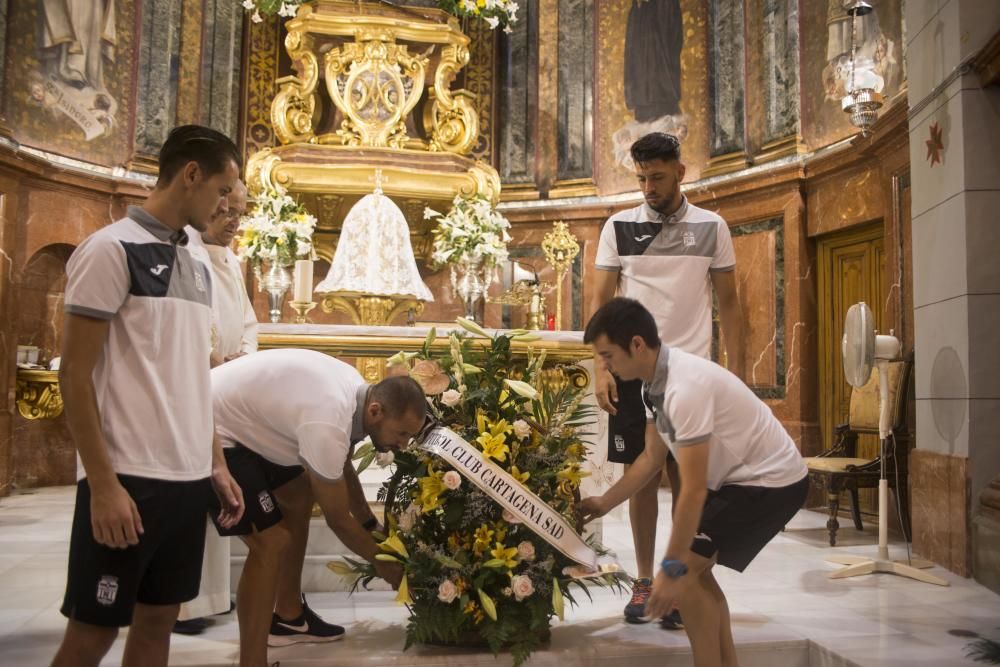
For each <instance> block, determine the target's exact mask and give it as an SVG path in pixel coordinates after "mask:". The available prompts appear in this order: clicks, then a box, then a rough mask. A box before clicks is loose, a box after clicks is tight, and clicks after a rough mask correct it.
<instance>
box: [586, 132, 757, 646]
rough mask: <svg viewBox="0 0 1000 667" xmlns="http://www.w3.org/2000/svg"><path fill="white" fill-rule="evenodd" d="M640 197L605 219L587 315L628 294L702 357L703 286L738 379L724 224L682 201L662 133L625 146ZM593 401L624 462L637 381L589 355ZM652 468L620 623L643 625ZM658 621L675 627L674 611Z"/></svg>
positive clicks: (641, 498)
mask: <svg viewBox="0 0 1000 667" xmlns="http://www.w3.org/2000/svg"><path fill="white" fill-rule="evenodd" d="M631 152H632V159H633V160H634V162H635V173H636V177H637V178H638V181H639V187H640V189H641V190H642V194H643V197H644V199H645V202H644V203H643V204H641V205H640V206H636V207H635V208H632V209H628V210H626V211H621V212H619V213H616V214H615V215H613V216H611V217H610V218H609V219H608V221H607V223H605V225H604V228H603V229H602V230H601V238H600V242H599V245H598V249H597V258H596V261H595V264H596V268H597V269H598V270H597V271H596V272H595V274H594V275H595V279H594V291H593V297H592V299H591V302H590V307H591V312H596V311H597V310H598V309H599V308H600V307H601V306H603V305H604V304H606V303H607V302H608V301H609V300H610V299H611V298H612V297H613V296H615V292H616V290H617V292H618V294H619V295H621V296H625V297H629V298H633V299H637V300H638V301H639V302H640V303H642V304H643V305H644V306H646V308H648V309H649V310H650V311H651V312H652V313H653V317H654V320H655V322H656V325H657V328H658V331H659V338H661V339H662V340H663V341H664V342H665V343H666V344H667V345H670V346H671V347H676V348H679V349H682V350H684V351H685V352H690V353H691V354H696V355H698V356H700V357H704V358H706V359H707V358H709V357H710V355H711V348H712V289H713V288H714V289H715V294H716V296H717V297H718V300H719V319H720V320H721V322H722V330H723V332H724V333H725V340H726V348H727V350H728V351H729V368H730V369H731V370H732V371H733V372H734V373H736V375H737V376H739V377H743V376H744V368H743V356H742V354H743V353H742V350H741V349H740V347H739V344H740V341H741V340H742V338H743V319H742V318H743V315H742V312H741V307H740V302H739V296H738V294H737V291H736V281H735V278H734V271H733V270H734V269H735V268H736V255H735V254H734V252H733V242H732V238H731V237H730V235H729V227H728V226H727V225H726V222H725V220H723V219H722V218H721V217H719V216H718V215H716V214H715V213H712V212H711V211H706V210H705V209H702V208H698V207H697V206H694V205H693V204H691V203H689V202H688V200H687V198H686V197H684V195H682V194H681V181H682V180H684V171H685V167H684V163H683V162H681V159H680V157H681V155H680V144H679V142H678V141H677V138H676V137H674V136H673V135H670V134H665V133H663V132H654V133H651V134H647V135H646V136H644V137H642V138H641V139H639V140H638V141H636V142H635V143H634V144H632V148H631ZM595 371H596V372H595V394H596V397H597V402H598V404H599V405H600V406H601V408H603V409H604V410H605V411H607V412H608V414H609V417H608V461H611V462H614V463H623V464H625V465H626V467H628V466H629V465H631V464H632V463H633V462H634V461H635V460H636V457H638V456H639V454H640V452H642V451H643V448H644V447H646V446H648V443H646V442H645V440H644V438H645V432H646V416H645V410H644V409H643V405H642V398H641V395H640V383H639V382H637V381H636V382H626V381H623V380H621V379H615V378H614V377H613V376H612V375H611V374H610V373H608V372H607V371H606V370H605V369H604V368H603V367H602V366H601V360H600V359H596V360H595ZM676 471H677V466H676V463H675V462H674V461H673V459H672V457H669V456H668V460H667V472H668V475H669V476H670V487H671V493H672V494H675V495H676V493H677V487H678V479H677V474H676ZM659 486H660V475H659V474H658V473H657V474H656V475H654V476H653V477H651V478H650V479H649V482H648V484H646V485H645V486H644V487H642V488H641V489H637V491H636V494H635V496H634V497H633V498H631V499H630V502H629V518H630V519H631V523H632V537H633V541H634V544H635V559H636V565H637V569H638V575H639V576H638V578H637V579H636V582H635V585H634V587H633V590H632V599H631V600H630V602H629V604H628V605H627V606H626V607H625V620H626V621H628V622H630V623H645V622H646V621H647V620H649V619H648V618H647V617H645V616H643V614H642V609H643V607H644V605H645V601H646V599H647V598H648V596H649V591H650V581H651V580H650V577H652V573H653V551H654V544H655V541H656V515H657V499H656V496H657V490H658V489H659ZM663 626H664V627H667V628H676V627H680V619H679V618H678V617H677V616H676V615H674V616H673V617H672V618H668V619H663Z"/></svg>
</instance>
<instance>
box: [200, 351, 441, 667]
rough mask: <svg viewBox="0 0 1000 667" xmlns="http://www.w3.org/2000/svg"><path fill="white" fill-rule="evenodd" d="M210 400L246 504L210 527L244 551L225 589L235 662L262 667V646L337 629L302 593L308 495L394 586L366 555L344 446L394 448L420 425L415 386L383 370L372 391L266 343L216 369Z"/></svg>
mask: <svg viewBox="0 0 1000 667" xmlns="http://www.w3.org/2000/svg"><path fill="white" fill-rule="evenodd" d="M212 403H213V410H214V412H215V422H216V428H217V429H218V432H219V438H220V440H221V441H222V443H223V446H224V447H225V454H226V460H227V461H228V463H229V467H230V469H231V470H232V472H233V476H234V477H235V478H236V480H237V481H238V482H239V483H240V486H241V487H242V489H243V494H244V498H245V500H246V505H247V511H246V515H245V516H244V518H243V520H242V521H241V522H240V523H239V524H237V525H236V526H235V527H232V528H231V529H228V530H227V529H221V528H220V531H219V532H220V534H223V535H239V536H240V537H241V538H242V539H243V541H244V542H246V544H247V546H248V547H249V553H248V554H247V560H246V564H245V565H244V566H243V574H242V576H241V577H240V583H239V589H238V592H237V596H236V607H237V613H238V616H239V624H240V665H241V666H242V667H262V666H264V665H266V664H267V647H268V645H271V646H286V645H288V644H293V643H297V642H328V641H335V640H338V639H341V638H342V637H343V634H344V629H343V628H341V627H339V626H336V625H332V624H329V623H326V622H324V621H323V620H322V619H320V618H319V617H318V616H317V615H316V614H315V613H314V612H313V611H312V610H311V609H309V607H308V605H307V604H306V602H305V598H304V597H303V596H302V594H301V579H302V565H303V561H304V559H305V550H306V542H307V540H308V536H309V518H310V510H311V508H312V504H313V498H314V497H315V500H316V501H317V502H318V503H319V506H320V508H321V509H322V510H323V514H324V516H325V517H326V522H327V525H328V526H329V527H330V528H331V529H332V530H333V531H334V532H335V533H336V534H337V537H339V538H340V540H341V541H342V542H343V543H344V545H345V546H346V547H347V548H348V549H350V550H351V551H353V552H354V553H356V554H358V555H359V556H361V557H362V558H365V559H366V560H368V561H370V562H372V563H374V565H375V568H376V570H377V571H378V572H379V574H380V575H381V576H382V577H383V578H384V579H386V580H387V581H389V583H391V584H392V585H393V586H398V585H399V582H400V580H401V579H402V575H403V572H402V569H401V568H400V567H399V566H398V565H397V564H392V563H386V562H384V561H376V560H375V554H377V553H379V549H378V546H377V544H376V542H375V540H374V539H373V538H372V536H371V534H370V531H371V530H372V529H373V528H374V527H376V526H377V525H378V520H377V519H376V518H375V516H374V515H373V514H372V512H371V509H370V508H369V506H368V502H367V501H366V500H365V497H364V491H363V489H362V487H361V482H360V481H359V480H358V476H357V473H356V472H355V470H354V466H353V465H352V463H351V453H352V451H353V448H354V445H355V444H356V443H357V442H359V441H360V440H362V439H364V437H365V436H366V435H367V436H370V437H371V439H372V443H373V444H374V446H375V448H376V449H377V450H378V451H380V452H387V451H391V450H395V449H400V448H402V447H405V446H406V445H407V444H408V443H409V442H410V440H411V439H412V438H413V436H414V435H416V434H417V433H418V432H419V431H420V429H421V428H422V427H423V425H424V419H425V415H426V410H427V402H426V399H425V397H424V393H423V391H422V390H421V389H420V385H419V384H417V383H416V382H415V381H414V380H412V379H411V378H409V377H391V378H388V379H386V380H383V381H382V382H380V383H378V384H377V385H374V386H372V385H369V384H368V383H366V382H365V381H364V379H363V378H362V377H361V375H360V374H359V373H358V371H357V370H356V369H355V368H354V367H353V366H350V365H349V364H346V363H344V362H342V361H340V360H338V359H334V358H333V357H330V356H328V355H325V354H322V353H320V352H315V351H313V350H298V349H281V350H267V351H264V352H257V353H255V354H251V355H247V356H245V357H240V358H239V359H236V360H234V361H231V362H229V363H226V364H223V365H221V366H219V367H217V368H215V369H214V370H213V371H212ZM272 612H273V613H272Z"/></svg>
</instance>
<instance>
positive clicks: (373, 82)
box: [324, 30, 428, 149]
mask: <svg viewBox="0 0 1000 667" xmlns="http://www.w3.org/2000/svg"><path fill="white" fill-rule="evenodd" d="M324 58H325V63H326V70H325V72H326V76H325V78H326V89H327V92H328V93H329V94H330V99H332V100H333V103H334V104H336V105H337V108H338V109H340V111H341V112H342V113H343V114H344V116H345V118H344V120H343V122H342V123H341V127H340V129H339V130H337V135H338V136H339V137H340V138H341V140H342V141H343V143H344V144H345V145H348V146H388V147H390V148H397V149H399V148H404V147H405V146H406V144H407V142H408V141H409V140H410V137H409V136H407V134H406V118H407V116H408V115H409V114H410V112H411V111H412V110H413V107H414V106H416V104H417V102H418V101H420V96H421V94H422V93H423V90H424V79H425V77H426V72H427V62H428V61H427V58H426V57H424V56H421V55H411V54H410V53H409V51H408V49H407V47H406V46H405V45H403V44H397V43H396V36H395V33H393V32H392V31H390V30H384V31H371V32H365V31H358V33H357V34H356V35H355V41H354V42H352V43H348V44H344V46H343V47H341V48H336V49H333V50H331V51H330V52H328V53H327V54H326V56H325V57H324Z"/></svg>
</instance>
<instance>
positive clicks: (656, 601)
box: [645, 570, 691, 618]
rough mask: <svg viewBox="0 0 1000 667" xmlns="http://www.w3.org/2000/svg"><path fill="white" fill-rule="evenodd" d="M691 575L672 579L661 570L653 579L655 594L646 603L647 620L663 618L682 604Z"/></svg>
mask: <svg viewBox="0 0 1000 667" xmlns="http://www.w3.org/2000/svg"><path fill="white" fill-rule="evenodd" d="M690 576H691V575H685V576H683V577H678V578H677V579H672V578H670V577H668V576H667V575H666V574H664V573H663V571H662V570H661V571H660V572H659V573H658V574H657V575H656V578H655V579H653V592H652V594H651V595H650V596H649V600H648V601H647V602H646V613H645V617H646V618H663V617H664V616H666V615H667V614H669V613H670V612H672V611H673V610H674V609H675V608H676V607H677V605H678V604H679V603H680V600H681V596H682V594H683V593H684V589H685V586H686V581H685V580H686V579H688V578H689V577H690Z"/></svg>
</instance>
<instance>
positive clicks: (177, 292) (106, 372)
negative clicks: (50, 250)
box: [65, 206, 212, 481]
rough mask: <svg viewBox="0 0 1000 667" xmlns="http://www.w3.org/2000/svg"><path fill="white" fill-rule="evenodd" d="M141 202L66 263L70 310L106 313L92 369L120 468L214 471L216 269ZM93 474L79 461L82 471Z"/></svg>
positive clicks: (177, 473)
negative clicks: (211, 362) (212, 333)
mask: <svg viewBox="0 0 1000 667" xmlns="http://www.w3.org/2000/svg"><path fill="white" fill-rule="evenodd" d="M186 242H187V236H186V235H185V234H184V232H183V231H174V230H172V229H170V228H169V227H167V226H165V225H163V224H162V223H161V222H160V221H158V220H157V219H156V218H154V217H153V216H152V215H150V214H149V213H147V212H146V211H145V210H143V209H142V208H140V207H138V206H129V208H128V217H127V218H123V219H122V220H119V221H118V222H115V223H113V224H111V225H108V226H107V227H104V228H103V229H101V230H99V231H97V232H95V233H94V234H92V235H91V236H89V237H88V238H87V239H86V240H85V241H84V242H83V243H81V244H80V247H78V248H77V249H76V250H75V251H74V252H73V255H72V256H71V257H70V259H69V263H68V264H67V265H66V273H67V276H68V280H67V283H66V297H65V299H66V306H65V309H66V312H67V313H71V314H73V315H83V316H86V317H93V318H97V319H101V320H108V321H109V322H110V325H109V326H110V328H109V330H108V337H107V339H106V340H105V342H104V347H103V349H102V350H101V355H100V357H99V358H98V360H97V365H96V366H95V367H94V376H93V377H94V391H95V395H96V398H97V410H98V413H99V414H100V419H101V432H102V433H103V435H104V440H105V442H106V443H107V448H108V456H109V457H110V459H111V465H112V467H113V468H114V470H115V472H116V473H119V474H122V475H136V476H138V477H149V478H153V479H162V480H172V481H190V480H195V479H203V478H205V477H208V476H209V475H210V474H211V470H212V412H211V409H210V400H211V392H210V380H209V374H208V373H209V371H208V369H209V366H208V357H209V353H210V351H211V349H210V345H211V340H210V336H209V332H210V330H211V325H212V307H211V301H210V298H211V276H210V273H209V271H208V268H207V267H206V266H205V265H204V264H202V263H201V262H199V261H197V260H196V259H194V258H193V257H192V255H191V253H189V252H188V250H187V248H185V247H184V245H185V244H186ZM85 476H86V471H85V470H84V469H83V465H82V463H80V462H79V460H78V462H77V477H78V479H82V478H84V477H85Z"/></svg>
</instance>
